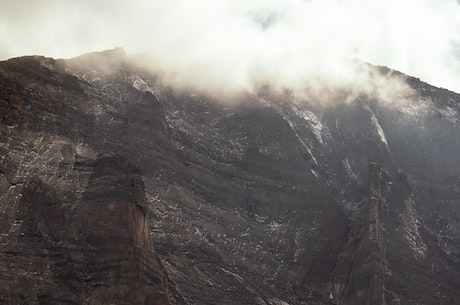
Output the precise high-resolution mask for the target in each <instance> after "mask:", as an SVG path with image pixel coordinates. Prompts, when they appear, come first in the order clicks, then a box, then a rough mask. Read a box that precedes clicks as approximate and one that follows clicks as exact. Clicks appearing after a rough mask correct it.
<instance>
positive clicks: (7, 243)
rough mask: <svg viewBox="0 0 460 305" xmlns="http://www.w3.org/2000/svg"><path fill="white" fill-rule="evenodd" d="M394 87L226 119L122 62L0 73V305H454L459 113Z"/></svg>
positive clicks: (209, 104)
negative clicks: (386, 92) (392, 91)
mask: <svg viewBox="0 0 460 305" xmlns="http://www.w3.org/2000/svg"><path fill="white" fill-rule="evenodd" d="M382 70H383V71H382V72H381V73H387V72H388V71H386V72H385V69H382ZM395 74H396V73H395ZM398 77H403V76H401V75H398ZM405 81H407V82H408V83H409V84H410V86H411V87H412V88H414V90H415V92H416V94H414V95H413V96H411V97H410V98H409V99H404V100H397V101H394V103H391V104H388V103H382V102H381V101H379V100H376V99H375V98H369V97H361V98H356V99H355V100H354V101H352V102H347V103H344V102H343V103H342V102H339V103H335V104H334V106H328V107H323V106H320V105H321V103H318V102H317V101H300V100H298V99H297V98H296V97H295V96H293V95H292V94H290V93H289V92H286V93H282V94H280V93H275V92H272V91H271V90H270V89H269V88H263V89H261V90H260V91H259V92H257V93H247V94H242V95H239V96H238V97H234V99H235V100H234V101H233V103H231V105H229V104H228V101H227V103H219V101H216V98H211V97H209V96H206V95H204V94H200V93H199V92H194V91H193V90H188V91H187V90H186V91H181V92H179V91H176V90H174V89H172V88H170V87H168V86H167V85H166V84H164V83H162V82H160V80H159V79H158V77H157V76H155V75H154V74H152V73H149V72H148V71H146V70H144V69H142V68H140V67H139V66H137V65H134V64H133V63H132V62H131V60H130V58H129V57H127V56H126V55H125V54H124V53H123V52H122V51H121V50H114V51H105V52H101V53H93V54H88V55H84V56H82V57H79V58H75V59H71V60H54V59H50V58H44V57H23V58H17V59H11V60H9V61H6V62H2V63H0V118H1V124H0V131H1V132H0V150H1V155H0V190H1V194H0V196H1V201H0V205H1V213H0V234H1V235H0V242H1V244H2V247H1V249H0V270H1V272H0V283H1V285H0V303H2V304H3V303H4V304H42V303H43V304H53V303H55V304H62V303H72V304H271V305H280V304H331V305H332V304H345V305H348V304H350V305H351V304H353V305H360V304H363V305H364V304H369V305H370V304H372V305H378V304H388V305H393V304H395V305H396V304H404V305H405V304H456V302H458V300H460V289H459V288H460V227H459V223H460V193H459V192H460V191H459V184H460V168H459V167H458V166H457V164H458V161H459V157H458V156H459V152H460V139H459V138H460V132H459V131H460V130H459V129H460V127H459V114H458V111H460V105H459V103H460V96H459V95H457V94H455V93H452V92H449V91H447V90H443V89H439V88H435V87H432V86H430V85H428V84H425V83H423V82H421V81H420V80H418V79H414V78H410V77H407V78H406V77H405Z"/></svg>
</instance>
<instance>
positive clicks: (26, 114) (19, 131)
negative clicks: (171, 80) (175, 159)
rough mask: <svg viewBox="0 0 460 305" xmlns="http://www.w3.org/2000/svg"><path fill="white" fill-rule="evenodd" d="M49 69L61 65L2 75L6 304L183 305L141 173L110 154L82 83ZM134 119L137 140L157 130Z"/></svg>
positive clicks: (16, 68) (24, 65)
mask: <svg viewBox="0 0 460 305" xmlns="http://www.w3.org/2000/svg"><path fill="white" fill-rule="evenodd" d="M29 64H30V65H29ZM48 64H49V66H48ZM48 67H49V68H53V69H58V67H59V66H58V65H56V63H55V62H54V61H51V60H47V59H43V58H29V59H24V60H23V62H21V63H11V66H9V69H8V70H7V71H5V70H2V76H3V77H2V79H1V88H2V92H9V94H5V95H2V100H1V101H2V103H1V104H2V107H1V111H2V116H1V117H2V124H1V142H2V148H1V149H2V157H1V169H0V170H1V173H2V193H1V216H0V219H1V220H0V223H1V236H0V239H1V244H2V249H1V253H0V261H1V263H0V265H1V267H0V269H1V272H0V273H1V283H2V285H0V302H1V303H2V304H44V303H46V304H63V303H66V304H133V303H134V304H182V302H183V301H182V299H181V297H180V295H179V294H178V293H177V292H176V291H175V288H174V287H173V285H172V284H171V283H170V281H169V278H168V276H167V274H166V273H165V270H164V267H163V266H162V265H161V263H160V262H159V261H158V257H157V254H156V252H155V249H154V247H153V243H152V239H151V236H150V230H149V224H148V216H147V200H146V196H145V190H144V182H143V176H142V174H141V170H140V169H139V168H138V167H137V166H135V165H134V164H133V163H131V162H130V161H128V160H127V159H126V157H124V156H122V155H120V154H117V153H115V152H113V151H112V152H111V151H110V150H105V149H104V147H105V148H108V149H110V148H109V147H108V145H106V144H105V143H104V138H103V135H102V137H101V134H100V133H102V134H103V132H104V130H103V129H101V128H100V127H99V124H100V122H98V119H97V118H96V117H95V116H94V115H90V114H88V112H87V111H86V107H89V106H90V105H89V104H88V101H87V99H89V97H88V96H87V95H86V94H85V93H84V92H83V90H82V89H81V87H80V84H79V83H78V81H77V79H76V78H74V77H71V76H70V75H67V74H65V73H62V71H61V72H58V71H55V73H53V72H51V71H50V70H49V69H48ZM22 69H25V71H23V70H22ZM27 69H31V70H30V71H33V73H29V72H28V71H29V70H27ZM48 75H52V76H51V79H50V78H49V77H48ZM13 80H14V81H15V85H14V86H13V85H11V82H12V81H13ZM146 99H147V102H148V101H149V97H148V96H146V97H145V98H144V99H141V100H140V104H141V105H142V103H143V102H144V101H145V100H146ZM150 99H151V98H150ZM130 120H131V119H130ZM130 120H128V122H127V123H126V126H128V128H127V129H128V131H126V130H125V131H123V130H122V131H121V132H126V133H128V135H127V136H129V130H131V129H132V128H134V127H130V126H137V127H135V128H142V127H143V126H146V125H148V122H147V123H145V122H142V121H140V122H137V123H131V122H130ZM157 122H161V120H156V123H157ZM151 128H153V129H154V130H155V132H158V134H161V133H163V132H164V131H165V130H164V128H163V129H162V128H161V127H158V128H157V126H156V125H155V126H153V127H152V126H151ZM152 138H155V137H154V136H153V137H152ZM89 139H91V140H89ZM98 141H99V143H98V147H94V146H93V147H92V145H91V144H92V143H95V142H98Z"/></svg>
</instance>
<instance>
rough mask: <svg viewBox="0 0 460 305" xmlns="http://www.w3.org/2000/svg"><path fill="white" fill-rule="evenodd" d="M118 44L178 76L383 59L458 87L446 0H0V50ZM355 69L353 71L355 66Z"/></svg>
mask: <svg viewBox="0 0 460 305" xmlns="http://www.w3.org/2000/svg"><path fill="white" fill-rule="evenodd" d="M114 46H123V47H124V48H125V49H126V50H127V51H128V53H140V52H146V53H147V54H148V57H149V58H150V64H152V65H153V66H155V68H156V69H159V70H162V71H165V72H166V73H168V74H169V76H170V77H171V78H172V79H174V80H176V81H178V82H191V83H192V84H193V83H194V82H196V83H198V84H200V83H201V84H206V85H209V86H212V87H216V88H218V87H220V88H222V89H226V88H227V87H230V88H232V87H235V88H237V87H241V86H248V84H251V83H253V82H254V81H255V80H259V79H260V78H261V77H264V78H270V79H275V80H277V81H278V80H279V81H280V82H281V83H290V84H294V85H295V84H299V83H300V84H302V83H304V82H305V81H306V80H308V81H310V82H311V81H312V80H315V82H318V83H321V82H326V83H331V82H332V83H337V82H344V83H347V82H352V83H354V82H355V81H357V80H356V79H354V78H356V76H353V75H352V74H351V73H350V72H349V71H346V69H348V66H347V64H345V65H344V64H343V63H344V62H349V61H351V60H353V59H360V60H362V61H364V62H370V63H373V64H377V65H386V66H389V67H392V68H394V69H398V70H401V71H403V72H405V73H408V74H411V75H414V76H417V77H420V78H422V79H423V80H426V81H428V82H430V83H433V84H435V85H438V86H442V87H446V88H449V89H452V90H456V91H459V92H460V5H459V3H458V1H456V0H437V1H435V0H407V1H403V2H401V1H396V0H386V1H384V0H373V1H364V0H348V1H343V0H321V1H320V0H289V1H286V0H265V1H262V0H219V1H211V0H194V1H187V0H168V1H160V0H155V1H148V0H136V1H122V0H110V1H109V0H101V1H89V0H82V1H60V0H44V1H32V0H29V1H28V0H18V1H9V2H6V3H4V4H2V10H1V11H0V58H3V59H6V58H8V57H13V56H20V55H25V54H44V55H47V56H53V57H72V56H77V55H79V54H81V53H85V52H90V51H94V50H101V49H108V48H113V47H114ZM358 78H360V76H358Z"/></svg>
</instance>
